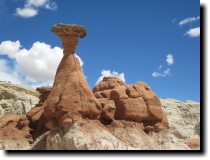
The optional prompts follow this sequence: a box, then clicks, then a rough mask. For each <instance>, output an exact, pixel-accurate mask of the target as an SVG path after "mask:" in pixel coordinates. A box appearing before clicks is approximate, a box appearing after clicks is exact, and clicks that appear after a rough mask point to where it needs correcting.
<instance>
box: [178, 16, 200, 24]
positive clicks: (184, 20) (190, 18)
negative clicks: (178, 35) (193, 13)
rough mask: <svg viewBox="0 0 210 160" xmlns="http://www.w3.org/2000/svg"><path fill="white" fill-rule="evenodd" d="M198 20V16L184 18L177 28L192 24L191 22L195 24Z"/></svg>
mask: <svg viewBox="0 0 210 160" xmlns="http://www.w3.org/2000/svg"><path fill="white" fill-rule="evenodd" d="M198 20H200V17H199V16H197V17H188V18H185V19H183V20H181V21H180V22H179V26H183V25H186V24H189V23H193V22H196V21H198Z"/></svg>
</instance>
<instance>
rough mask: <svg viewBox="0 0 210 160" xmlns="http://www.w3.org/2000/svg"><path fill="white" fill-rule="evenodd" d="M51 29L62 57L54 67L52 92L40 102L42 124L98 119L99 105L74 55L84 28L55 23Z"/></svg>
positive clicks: (61, 123)
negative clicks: (41, 105) (42, 106)
mask: <svg viewBox="0 0 210 160" xmlns="http://www.w3.org/2000/svg"><path fill="white" fill-rule="evenodd" d="M52 31H53V32H54V33H56V34H57V35H58V36H59V37H60V38H61V40H62V45H63V48H64V51H63V53H64V56H63V58H62V60H61V62H60V64H59V66H58V69H57V72H56V76H55V81H54V84H53V88H52V91H51V93H50V94H49V96H48V98H47V99H46V101H45V103H44V117H45V119H46V121H47V123H46V127H47V128H49V129H55V128H58V127H63V128H67V127H69V126H70V125H71V124H73V123H74V122H75V121H79V120H80V119H81V118H89V119H97V118H99V116H100V113H101V105H100V104H99V103H98V100H97V99H96V98H95V96H94V94H93V92H92V90H91V89H90V87H89V85H88V83H87V81H86V78H85V76H84V73H83V70H82V67H81V66H80V63H79V60H78V59H77V58H76V57H75V50H76V47H77V43H78V39H79V38H83V37H84V36H85V35H86V30H85V28H84V27H81V26H79V25H75V24H68V25H65V24H57V25H55V26H53V27H52Z"/></svg>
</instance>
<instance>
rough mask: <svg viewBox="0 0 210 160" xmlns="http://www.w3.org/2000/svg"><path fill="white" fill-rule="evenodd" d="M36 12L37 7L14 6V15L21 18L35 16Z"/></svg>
mask: <svg viewBox="0 0 210 160" xmlns="http://www.w3.org/2000/svg"><path fill="white" fill-rule="evenodd" d="M37 14H38V9H35V8H29V7H28V8H16V14H15V15H17V16H20V17H23V18H30V17H34V16H36V15H37Z"/></svg>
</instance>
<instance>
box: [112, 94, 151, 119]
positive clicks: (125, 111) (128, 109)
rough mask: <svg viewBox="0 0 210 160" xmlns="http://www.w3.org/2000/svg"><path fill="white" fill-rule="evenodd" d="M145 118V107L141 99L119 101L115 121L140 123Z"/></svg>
mask: <svg viewBox="0 0 210 160" xmlns="http://www.w3.org/2000/svg"><path fill="white" fill-rule="evenodd" d="M146 118H147V106H146V104H145V103H144V100H143V98H142V97H138V98H133V99H131V98H126V99H120V101H119V105H118V106H117V110H116V119H122V120H130V121H135V122H142V121H143V120H144V119H146Z"/></svg>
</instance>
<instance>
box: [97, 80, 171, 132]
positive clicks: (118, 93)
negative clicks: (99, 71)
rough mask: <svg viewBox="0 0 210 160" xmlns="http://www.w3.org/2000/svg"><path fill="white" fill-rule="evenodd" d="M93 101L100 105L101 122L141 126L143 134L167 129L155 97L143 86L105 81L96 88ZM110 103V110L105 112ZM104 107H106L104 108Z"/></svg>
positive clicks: (159, 104) (162, 112)
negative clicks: (119, 121)
mask: <svg viewBox="0 0 210 160" xmlns="http://www.w3.org/2000/svg"><path fill="white" fill-rule="evenodd" d="M93 92H94V95H95V97H96V98H97V99H98V101H99V102H100V104H101V106H102V107H103V109H102V115H110V116H102V117H101V119H102V121H103V120H105V121H106V120H113V119H116V120H127V121H134V122H139V123H143V124H144V129H145V131H146V132H149V131H160V130H162V129H164V128H168V127H169V126H168V120H167V115H166V113H165V112H164V111H163V110H162V108H161V103H160V100H159V98H158V97H157V95H156V94H155V93H154V92H153V91H152V90H151V88H150V87H149V86H148V85H147V84H146V83H144V82H137V83H135V84H133V85H127V84H125V83H123V82H122V81H121V80H120V79H119V78H116V77H104V79H103V80H102V81H101V82H99V83H98V84H97V85H96V87H95V88H93ZM110 100H112V101H114V103H112V107H111V108H112V109H110V111H109V110H108V109H107V106H106V105H107V104H108V103H110ZM105 106H106V107H105Z"/></svg>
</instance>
